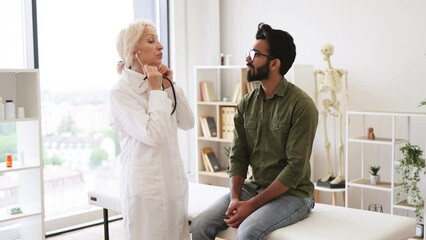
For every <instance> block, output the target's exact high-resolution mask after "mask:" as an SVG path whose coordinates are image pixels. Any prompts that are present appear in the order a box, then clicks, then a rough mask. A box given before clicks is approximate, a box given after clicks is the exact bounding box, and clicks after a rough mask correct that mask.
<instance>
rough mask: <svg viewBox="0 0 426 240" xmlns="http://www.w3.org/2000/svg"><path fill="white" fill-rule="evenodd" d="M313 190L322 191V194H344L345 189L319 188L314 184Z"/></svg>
mask: <svg viewBox="0 0 426 240" xmlns="http://www.w3.org/2000/svg"><path fill="white" fill-rule="evenodd" d="M314 186H315V190H318V191H322V192H345V191H346V188H327V187H321V186H318V185H317V183H316V182H315V183H314Z"/></svg>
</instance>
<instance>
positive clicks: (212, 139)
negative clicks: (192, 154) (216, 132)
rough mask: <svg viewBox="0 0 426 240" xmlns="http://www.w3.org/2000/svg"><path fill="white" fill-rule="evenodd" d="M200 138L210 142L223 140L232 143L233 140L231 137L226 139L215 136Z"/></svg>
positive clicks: (199, 138)
mask: <svg viewBox="0 0 426 240" xmlns="http://www.w3.org/2000/svg"><path fill="white" fill-rule="evenodd" d="M198 140H200V141H209V142H223V143H231V142H232V140H230V139H224V138H217V137H215V138H213V137H198Z"/></svg>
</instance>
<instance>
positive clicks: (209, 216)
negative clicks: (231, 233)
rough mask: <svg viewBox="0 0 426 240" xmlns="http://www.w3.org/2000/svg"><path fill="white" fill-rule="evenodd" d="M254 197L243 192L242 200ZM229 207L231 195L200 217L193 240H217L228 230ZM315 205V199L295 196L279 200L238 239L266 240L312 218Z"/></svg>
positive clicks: (244, 226)
mask: <svg viewBox="0 0 426 240" xmlns="http://www.w3.org/2000/svg"><path fill="white" fill-rule="evenodd" d="M252 197H253V196H251V195H250V194H249V193H248V192H247V191H245V190H244V189H243V191H242V192H241V196H240V200H241V201H246V200H248V199H250V198H252ZM229 203H230V198H229V194H226V195H224V196H223V197H221V198H220V199H218V200H217V201H216V202H215V203H213V204H212V205H211V206H210V207H209V208H208V209H207V210H205V211H204V212H202V213H201V214H200V215H198V216H197V217H196V218H195V219H194V220H193V221H192V223H191V231H192V239H193V240H211V239H215V237H216V235H217V234H218V232H220V231H223V230H225V229H227V228H228V225H226V223H225V222H224V221H223V220H224V219H225V218H228V217H227V216H226V215H225V212H226V210H227V208H228V206H229ZM314 204H315V203H314V200H313V198H301V197H297V196H292V195H283V196H281V197H278V198H276V199H274V200H272V201H271V202H269V203H267V204H265V205H264V206H262V207H260V208H259V209H257V210H256V211H255V212H253V213H252V214H251V215H249V216H248V217H247V218H246V219H245V220H244V221H243V222H242V223H241V224H240V226H239V227H238V229H237V232H238V237H237V239H240V240H252V239H253V240H254V239H256V240H259V239H263V238H264V237H266V236H267V235H268V234H269V233H271V232H272V231H274V230H276V229H278V228H282V227H285V226H288V225H291V224H293V223H296V222H298V221H300V220H302V219H304V218H306V217H308V215H309V213H310V212H311V209H312V208H313V207H314Z"/></svg>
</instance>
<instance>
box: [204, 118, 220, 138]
mask: <svg viewBox="0 0 426 240" xmlns="http://www.w3.org/2000/svg"><path fill="white" fill-rule="evenodd" d="M200 126H201V133H202V135H203V137H217V127H216V121H215V120H214V117H212V116H206V117H200Z"/></svg>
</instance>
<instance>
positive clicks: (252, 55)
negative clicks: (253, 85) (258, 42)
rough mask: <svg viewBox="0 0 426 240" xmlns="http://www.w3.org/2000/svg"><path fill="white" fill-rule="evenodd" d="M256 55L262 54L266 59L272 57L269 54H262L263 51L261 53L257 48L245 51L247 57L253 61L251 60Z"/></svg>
mask: <svg viewBox="0 0 426 240" xmlns="http://www.w3.org/2000/svg"><path fill="white" fill-rule="evenodd" d="M256 55H260V56H264V57H267V58H268V59H273V57H271V56H269V55H266V54H263V53H261V52H259V51H257V50H254V49H250V50H249V51H248V52H247V57H249V58H250V61H253V60H254V58H255V57H256Z"/></svg>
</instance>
